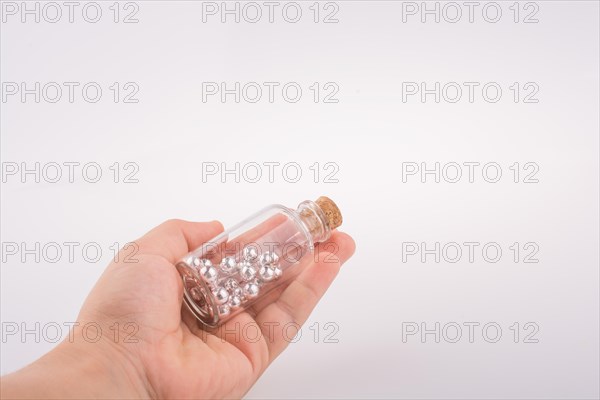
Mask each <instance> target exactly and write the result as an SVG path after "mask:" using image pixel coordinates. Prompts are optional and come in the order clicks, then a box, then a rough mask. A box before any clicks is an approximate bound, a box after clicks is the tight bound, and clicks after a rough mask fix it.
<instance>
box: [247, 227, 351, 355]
mask: <svg viewBox="0 0 600 400" xmlns="http://www.w3.org/2000/svg"><path fill="white" fill-rule="evenodd" d="M328 242H330V243H334V244H335V245H336V247H337V249H338V251H337V253H336V254H333V253H331V254H327V253H326V252H323V253H322V254H321V255H322V257H319V260H318V261H317V262H313V263H310V264H309V265H308V266H307V267H306V269H304V271H302V272H301V273H300V275H299V276H298V277H297V278H296V279H294V280H293V281H291V282H290V284H289V285H288V286H287V288H285V289H284V290H283V292H282V293H281V295H280V296H279V298H278V299H277V300H275V302H273V303H271V304H269V305H267V306H266V307H265V308H264V309H263V310H262V311H260V312H259V313H258V315H257V316H256V322H257V323H258V325H259V326H260V327H261V329H262V332H263V334H264V335H265V337H266V341H267V344H268V347H269V358H270V359H269V362H271V361H273V359H274V358H275V357H277V356H278V355H279V354H280V353H281V352H282V351H283V350H284V349H285V348H286V347H287V344H288V342H289V341H290V340H291V339H293V337H294V335H295V333H296V332H293V329H288V328H289V327H290V326H292V325H295V327H296V328H299V326H301V325H302V324H304V322H305V321H306V320H307V318H308V316H309V315H310V313H311V312H312V310H313V309H314V308H315V306H316V305H317V303H318V302H319V300H320V299H321V297H322V296H323V294H325V291H326V290H327V288H328V287H329V286H330V285H331V283H332V282H333V280H334V279H335V277H336V275H337V274H338V272H339V269H340V267H341V265H342V264H343V263H344V262H346V260H348V259H349V258H350V257H351V256H352V254H353V253H354V250H355V244H354V240H353V239H352V238H351V237H350V236H349V235H347V234H345V233H341V232H335V233H334V234H333V235H332V237H331V239H330V240H329V241H328Z"/></svg>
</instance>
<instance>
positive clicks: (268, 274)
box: [258, 265, 275, 282]
mask: <svg viewBox="0 0 600 400" xmlns="http://www.w3.org/2000/svg"><path fill="white" fill-rule="evenodd" d="M258 274H259V275H260V277H261V279H262V280H263V281H265V282H269V281H270V280H272V279H273V278H275V270H274V269H273V268H271V267H268V266H265V265H263V266H262V267H260V269H259V270H258Z"/></svg>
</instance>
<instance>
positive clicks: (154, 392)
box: [2, 220, 354, 399]
mask: <svg viewBox="0 0 600 400" xmlns="http://www.w3.org/2000/svg"><path fill="white" fill-rule="evenodd" d="M222 230H223V228H222V226H221V224H220V223H218V222H208V223H195V222H186V221H180V220H170V221H167V222H165V223H163V224H162V225H160V226H158V227H156V228H154V229H153V230H151V231H150V232H148V233H147V234H146V235H145V236H143V237H142V238H140V239H139V240H137V241H136V242H135V243H136V245H137V254H136V255H135V258H136V260H137V262H125V260H124V257H119V258H118V260H119V261H118V262H113V263H111V264H110V265H109V266H108V267H107V269H106V270H105V272H104V273H103V274H102V276H101V277H100V279H99V280H98V282H97V283H96V285H95V287H94V288H93V290H92V292H91V293H90V294H89V296H88V298H87V299H86V301H85V303H84V305H83V307H82V309H81V312H80V314H79V317H78V323H79V325H78V326H77V327H75V328H74V330H75V332H74V333H73V334H72V337H74V338H75V340H68V341H67V340H65V341H64V342H62V343H61V344H60V345H59V346H57V347H56V348H55V349H54V350H53V351H52V352H50V353H49V354H47V355H46V356H44V357H42V358H41V359H40V360H38V361H36V362H35V363H33V364H31V365H30V366H28V367H26V368H24V369H23V370H20V371H17V372H16V373H13V374H11V375H8V376H6V377H4V378H3V379H2V397H3V398H17V397H27V398H32V397H46V398H48V397H54V398H69V397H72V398H83V397H91V398H110V397H114V398H177V399H182V398H203V399H204V398H239V397H242V396H243V395H244V394H245V393H246V392H247V391H248V390H249V389H250V387H252V385H253V384H254V383H255V382H256V380H257V379H258V378H259V377H260V375H261V374H262V373H263V372H264V371H265V369H266V368H267V367H268V366H269V364H270V363H271V362H272V361H273V360H274V359H275V358H276V357H277V356H278V355H279V354H280V353H281V352H282V351H283V350H284V349H285V348H286V347H287V344H288V340H287V339H286V338H287V336H286V333H284V332H283V327H285V326H289V324H290V323H294V324H298V325H302V324H303V323H304V322H305V321H306V319H307V318H308V316H309V314H310V312H311V311H312V310H313V308H314V307H315V306H316V304H317V302H318V301H319V299H320V298H321V296H322V295H323V294H324V293H325V291H326V290H327V288H328V287H329V285H330V284H331V282H332V281H333V279H334V278H335V276H336V275H337V273H338V271H339V269H340V266H341V264H343V263H344V262H345V261H346V260H347V259H348V258H350V256H351V255H352V254H353V252H354V242H353V240H352V238H351V237H350V236H348V235H346V234H344V233H341V232H337V231H336V232H334V233H333V235H332V236H331V238H330V239H329V241H328V242H325V243H322V244H320V245H318V246H317V247H320V248H321V250H320V251H321V254H320V257H318V260H319V261H318V262H315V261H314V260H313V259H312V258H311V257H306V258H305V261H304V262H305V263H306V265H304V266H303V267H302V272H301V274H300V275H299V276H298V277H297V278H296V279H295V280H294V281H292V282H291V283H290V285H289V286H288V287H286V288H285V289H284V290H283V291H282V292H281V293H279V294H277V297H276V298H275V299H273V300H274V301H273V302H271V303H270V304H268V305H265V306H264V307H260V308H255V309H254V312H252V315H251V314H250V312H246V311H244V312H242V313H240V314H238V315H236V316H235V317H234V318H232V319H231V320H229V321H227V322H226V323H225V325H223V326H222V327H221V329H217V330H216V331H213V332H207V331H205V330H203V329H201V327H200V326H199V325H198V323H197V321H196V320H195V319H194V318H193V316H192V315H191V314H190V313H187V312H184V313H183V314H182V312H181V305H182V298H183V285H182V281H181V277H180V275H179V274H178V272H177V270H176V268H175V266H174V264H175V263H176V262H177V260H179V259H180V258H181V257H182V256H183V255H185V254H186V253H188V252H189V251H191V250H193V249H195V248H197V247H199V246H201V245H202V244H203V243H204V242H206V241H208V240H210V239H211V238H213V237H214V236H216V235H217V234H219V233H220V232H221V231H222ZM329 243H333V244H334V245H333V246H332V245H331V244H329ZM331 248H335V249H337V251H336V254H332V255H330V254H327V251H326V250H327V249H331ZM321 255H322V256H321ZM325 260H327V261H325ZM331 260H334V261H331ZM184 311H187V310H184ZM182 315H183V316H182ZM90 323H93V324H97V326H99V327H100V328H101V331H102V332H111V334H110V335H102V337H101V338H100V339H99V340H98V341H97V342H94V343H91V342H90V341H85V340H78V339H77V338H80V337H82V336H81V335H78V333H81V332H78V331H79V330H81V329H82V327H84V326H86V324H87V325H89V324H90ZM248 324H250V325H254V326H255V329H257V332H261V335H260V338H259V340H252V341H248V340H244V339H245V338H244V337H243V335H240V334H232V333H231V332H235V331H236V330H237V332H239V329H240V327H248ZM115 327H118V329H120V330H122V331H121V332H120V335H118V336H119V338H120V340H114V339H115V337H116V336H115V335H113V333H115V332H114V330H115ZM132 332H135V333H134V335H133V336H132V337H130V338H129V339H124V338H125V337H126V335H127V334H131V333H132Z"/></svg>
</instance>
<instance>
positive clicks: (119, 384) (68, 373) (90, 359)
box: [0, 339, 151, 399]
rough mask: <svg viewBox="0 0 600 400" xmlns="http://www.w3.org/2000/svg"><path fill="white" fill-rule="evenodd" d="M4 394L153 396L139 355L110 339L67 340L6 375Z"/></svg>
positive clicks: (29, 395)
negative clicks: (137, 359) (90, 340)
mask: <svg viewBox="0 0 600 400" xmlns="http://www.w3.org/2000/svg"><path fill="white" fill-rule="evenodd" d="M0 386H1V390H2V392H1V397H2V398H3V399H4V398H6V399H12V398H46V399H48V398H54V399H67V398H94V399H99V398H102V399H105V398H119V399H130V398H149V397H151V391H150V390H149V385H148V384H147V382H146V379H145V375H144V373H143V368H142V367H141V365H137V362H136V358H135V357H132V356H131V355H130V354H129V353H128V352H127V351H125V350H124V349H122V348H120V347H119V345H118V344H115V343H110V341H108V340H100V341H98V342H95V343H91V342H87V341H85V340H72V341H71V340H69V339H66V340H65V341H63V342H62V343H60V344H59V345H58V346H57V347H56V348H54V349H53V350H52V351H50V352H49V353H47V354H46V355H44V356H43V357H42V358H40V359H38V360H37V361H35V362H34V363H32V364H30V365H28V366H27V367H25V368H23V369H21V370H19V371H17V372H14V373H12V374H10V375H7V376H5V377H3V378H2V385H0Z"/></svg>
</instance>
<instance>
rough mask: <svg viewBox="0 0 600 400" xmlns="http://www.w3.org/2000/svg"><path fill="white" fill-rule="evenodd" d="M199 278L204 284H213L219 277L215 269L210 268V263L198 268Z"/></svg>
mask: <svg viewBox="0 0 600 400" xmlns="http://www.w3.org/2000/svg"><path fill="white" fill-rule="evenodd" d="M207 261H208V260H207ZM209 262H210V261H209ZM200 276H201V277H202V279H204V280H205V281H206V282H214V281H216V280H217V277H218V276H219V272H218V271H217V269H216V268H215V267H213V266H212V263H211V264H210V265H204V266H202V267H200Z"/></svg>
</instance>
